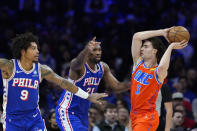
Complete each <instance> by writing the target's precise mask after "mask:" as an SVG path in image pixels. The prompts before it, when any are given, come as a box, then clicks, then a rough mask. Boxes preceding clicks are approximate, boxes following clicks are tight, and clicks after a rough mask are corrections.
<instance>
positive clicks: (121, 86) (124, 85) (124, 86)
mask: <svg viewBox="0 0 197 131" xmlns="http://www.w3.org/2000/svg"><path fill="white" fill-rule="evenodd" d="M129 89H130V82H119V83H118V84H117V86H116V87H114V92H118V93H121V92H125V91H128V90H129Z"/></svg>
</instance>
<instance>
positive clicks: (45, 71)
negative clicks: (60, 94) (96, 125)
mask: <svg viewBox="0 0 197 131" xmlns="http://www.w3.org/2000/svg"><path fill="white" fill-rule="evenodd" d="M40 68H41V78H42V79H46V80H48V81H51V82H53V83H55V84H57V85H59V86H60V87H61V88H63V89H66V90H68V91H70V92H71V93H73V94H75V95H77V96H79V97H81V98H84V99H88V100H90V101H91V102H93V103H97V104H100V102H99V101H98V99H100V98H102V97H106V96H107V94H105V93H94V94H90V95H89V94H88V93H87V92H85V91H83V90H82V89H81V88H78V87H77V86H75V85H73V84H72V83H71V82H69V81H68V80H66V79H64V78H63V77H61V76H59V75H57V74H56V73H55V72H53V70H52V69H51V68H50V67H48V66H46V65H41V66H40Z"/></svg>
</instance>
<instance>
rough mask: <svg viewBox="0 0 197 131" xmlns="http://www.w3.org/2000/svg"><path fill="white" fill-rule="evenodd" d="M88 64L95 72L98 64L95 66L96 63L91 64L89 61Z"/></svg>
mask: <svg viewBox="0 0 197 131" xmlns="http://www.w3.org/2000/svg"><path fill="white" fill-rule="evenodd" d="M87 64H88V66H89V67H90V68H91V69H92V70H93V71H95V70H96V64H95V63H92V62H90V61H87Z"/></svg>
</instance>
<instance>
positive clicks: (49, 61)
mask: <svg viewBox="0 0 197 131" xmlns="http://www.w3.org/2000/svg"><path fill="white" fill-rule="evenodd" d="M39 62H40V63H41V64H45V65H48V66H49V67H51V68H52V69H53V70H55V69H56V61H55V59H54V58H53V57H52V56H51V54H50V49H49V45H48V44H47V43H44V44H43V45H42V46H41V53H40V56H39Z"/></svg>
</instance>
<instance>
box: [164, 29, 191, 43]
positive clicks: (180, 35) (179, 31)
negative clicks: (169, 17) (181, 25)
mask: <svg viewBox="0 0 197 131" xmlns="http://www.w3.org/2000/svg"><path fill="white" fill-rule="evenodd" d="M177 32H180V31H176V32H169V36H168V37H169V38H172V36H171V37H170V34H175V35H174V40H173V41H175V37H177V36H181V37H183V38H184V39H186V40H187V41H189V39H188V38H186V37H185V36H184V35H181V34H177ZM184 32H186V31H184ZM170 40H171V39H170Z"/></svg>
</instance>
